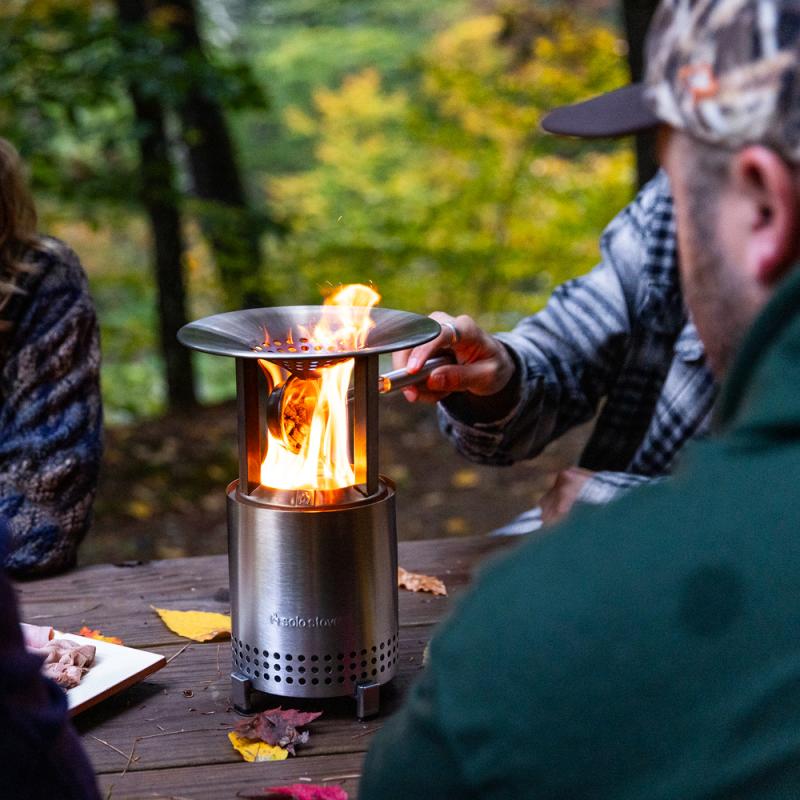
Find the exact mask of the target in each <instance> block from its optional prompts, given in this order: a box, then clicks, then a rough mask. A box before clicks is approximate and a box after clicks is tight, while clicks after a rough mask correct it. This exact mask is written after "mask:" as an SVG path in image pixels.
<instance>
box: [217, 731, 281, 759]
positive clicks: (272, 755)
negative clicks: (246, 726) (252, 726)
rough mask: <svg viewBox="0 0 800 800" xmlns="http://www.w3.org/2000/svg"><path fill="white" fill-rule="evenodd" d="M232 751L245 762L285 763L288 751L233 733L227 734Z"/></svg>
mask: <svg viewBox="0 0 800 800" xmlns="http://www.w3.org/2000/svg"><path fill="white" fill-rule="evenodd" d="M228 739H230V742H231V744H232V745H233V749H234V750H235V751H236V752H237V753H239V754H240V755H241V756H242V758H243V759H244V760H245V761H249V762H250V763H253V762H254V761H285V760H286V759H287V758H288V757H289V751H288V750H286V749H285V748H283V747H275V746H274V745H270V744H267V743H266V742H260V741H258V739H248V738H247V737H246V736H240V735H239V734H238V733H236V732H235V731H231V732H230V733H229V734H228Z"/></svg>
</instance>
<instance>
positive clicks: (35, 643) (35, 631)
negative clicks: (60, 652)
mask: <svg viewBox="0 0 800 800" xmlns="http://www.w3.org/2000/svg"><path fill="white" fill-rule="evenodd" d="M19 626H20V628H22V639H23V641H24V642H25V647H27V648H28V649H30V648H32V647H44V646H45V645H46V644H47V643H48V642H49V641H50V640H51V639H52V638H53V629H52V628H51V627H50V626H49V625H28V624H27V623H26V622H20V624H19Z"/></svg>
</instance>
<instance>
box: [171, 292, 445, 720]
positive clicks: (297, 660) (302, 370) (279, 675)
mask: <svg viewBox="0 0 800 800" xmlns="http://www.w3.org/2000/svg"><path fill="white" fill-rule="evenodd" d="M320 308H322V307H307V306H303V307H293V308H288V309H250V310H248V311H246V312H231V313H229V314H220V315H217V316H216V317H209V318H206V319H205V320H200V321H198V322H196V323H191V324H190V325H189V326H186V327H185V328H184V329H182V331H181V333H180V334H179V338H180V340H181V341H182V342H183V343H184V344H186V345H188V346H190V347H193V348H195V349H198V350H203V351H205V352H212V353H217V354H223V355H233V356H234V357H235V359H236V377H237V399H238V417H239V420H238V421H239V478H238V480H234V481H233V482H232V483H231V484H230V485H229V486H228V490H227V508H228V544H229V550H228V557H229V569H230V596H231V616H232V655H233V665H234V670H233V672H232V674H231V681H232V700H233V704H234V706H235V707H236V708H238V709H239V710H241V711H243V712H249V711H251V710H252V709H253V706H254V702H255V700H256V698H257V695H258V693H265V694H269V695H280V696H283V697H293V698H332V697H341V696H352V697H353V698H354V699H355V700H356V713H357V715H358V716H359V717H361V718H363V717H367V716H371V715H373V714H375V713H377V712H378V707H379V697H380V687H381V686H382V685H383V684H385V683H387V682H388V681H390V680H391V679H392V678H393V677H394V675H395V673H396V671H397V661H398V645H399V640H398V635H399V626H398V601H397V534H396V525H395V503H394V498H395V490H394V486H393V485H392V484H391V482H390V481H388V480H387V479H385V478H382V477H381V476H380V475H379V472H378V440H377V437H378V400H379V394H378V386H379V371H378V357H379V354H380V353H381V352H388V351H390V350H397V349H405V348H407V347H413V346H415V345H416V344H421V343H422V342H424V341H427V340H429V339H431V338H433V337H434V336H435V335H436V334H437V333H438V331H439V326H438V324H437V323H435V322H434V321H433V320H430V319H428V318H427V317H421V316H419V315H416V314H406V313H405V312H397V311H391V310H387V309H373V314H375V313H376V312H379V313H378V314H377V316H378V322H377V325H376V328H375V330H374V331H372V332H371V336H370V339H368V341H367V345H368V346H367V347H366V348H364V349H363V350H360V351H358V352H350V353H345V354H341V353H336V354H335V359H336V360H337V361H341V360H342V358H345V357H352V358H354V362H355V363H354V369H353V389H352V393H353V401H352V414H351V419H350V424H351V431H350V434H351V448H350V449H351V454H352V466H353V468H354V474H355V480H356V482H355V484H354V485H353V486H349V487H345V488H342V489H335V490H326V491H321V490H307V489H295V490H285V489H273V488H271V487H269V486H265V485H263V484H262V483H261V479H262V476H261V465H262V462H263V461H264V458H265V455H266V447H267V446H268V436H267V421H266V401H267V397H268V395H269V393H270V392H271V391H273V390H274V389H275V387H274V386H273V385H271V379H270V378H268V377H267V376H266V375H265V372H264V371H263V370H262V369H261V368H260V365H259V363H258V362H259V359H263V358H265V357H266V358H267V359H269V358H270V357H271V358H273V359H275V360H276V361H277V360H278V359H279V358H280V359H281V360H280V361H279V363H280V365H281V367H282V368H284V369H286V370H288V371H290V372H293V373H294V374H296V375H301V374H302V375H306V374H309V371H313V370H316V369H324V368H326V364H323V363H320V361H319V357H316V360H315V361H311V360H310V359H312V358H314V356H313V354H301V355H296V354H294V353H293V354H292V355H291V356H287V355H286V354H285V353H274V354H273V353H269V354H267V353H265V352H264V350H263V347H262V346H261V344H260V343H261V342H262V341H263V336H264V331H265V330H271V329H275V330H277V331H280V332H281V333H282V334H283V336H284V338H285V330H286V325H287V323H288V324H289V325H291V324H295V323H294V320H296V319H297V318H302V319H303V321H304V323H306V322H307V321H308V318H309V317H310V316H311V317H313V315H314V313H318V310H319V309H320ZM382 317H383V319H381V318H382ZM381 322H383V323H384V324H381ZM303 329H304V330H305V327H304V328H303ZM328 358H329V359H330V356H329V357H328ZM294 359H299V360H303V363H302V364H297V365H296V364H295V363H294ZM270 446H273V447H274V446H276V444H275V443H274V442H273V443H272V444H271V445H270ZM277 446H280V445H277Z"/></svg>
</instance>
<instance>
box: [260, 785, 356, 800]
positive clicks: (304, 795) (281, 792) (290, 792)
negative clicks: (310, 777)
mask: <svg viewBox="0 0 800 800" xmlns="http://www.w3.org/2000/svg"><path fill="white" fill-rule="evenodd" d="M264 791H265V792H266V794H265V795H263V796H264V797H265V798H267V800H269V798H274V799H275V800H279V798H280V799H281V800H283V798H286V797H289V798H291V799H292V800H348V795H347V792H346V791H345V790H344V789H342V787H341V786H320V785H318V784H313V783H293V784H291V785H290V786H269V787H267V788H266V789H264Z"/></svg>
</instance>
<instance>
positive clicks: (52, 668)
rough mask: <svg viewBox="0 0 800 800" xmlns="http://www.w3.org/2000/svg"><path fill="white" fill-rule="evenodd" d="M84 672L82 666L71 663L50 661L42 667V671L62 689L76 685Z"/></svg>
mask: <svg viewBox="0 0 800 800" xmlns="http://www.w3.org/2000/svg"><path fill="white" fill-rule="evenodd" d="M85 672H86V670H85V669H83V668H82V667H76V666H73V665H71V664H61V663H51V664H45V665H44V666H43V667H42V673H43V674H44V675H45V676H46V677H48V678H51V679H52V680H54V681H55V682H56V683H57V684H58V685H59V686H61V687H62V688H64V689H72V688H73V687H74V686H77V685H78V684H79V683H80V682H81V678H82V677H83V674H84V673H85Z"/></svg>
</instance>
